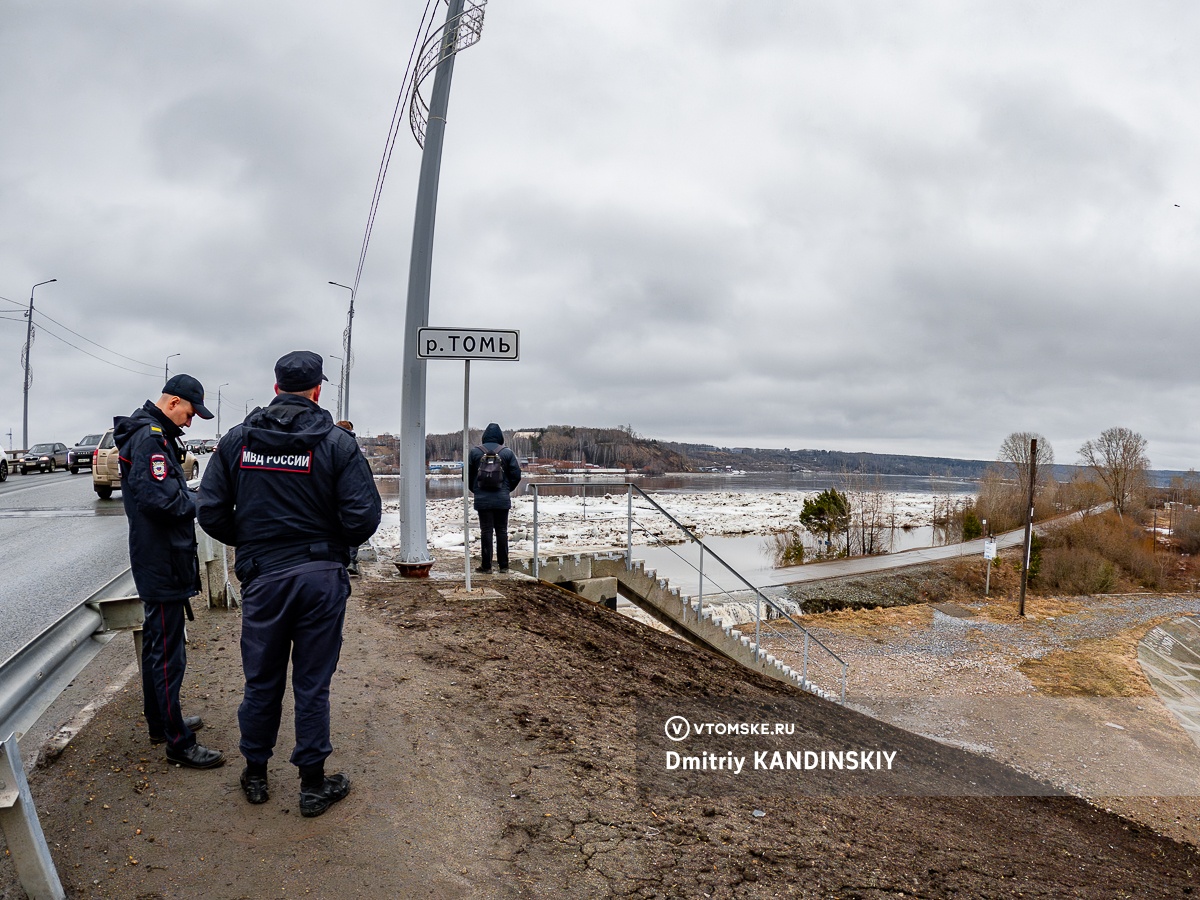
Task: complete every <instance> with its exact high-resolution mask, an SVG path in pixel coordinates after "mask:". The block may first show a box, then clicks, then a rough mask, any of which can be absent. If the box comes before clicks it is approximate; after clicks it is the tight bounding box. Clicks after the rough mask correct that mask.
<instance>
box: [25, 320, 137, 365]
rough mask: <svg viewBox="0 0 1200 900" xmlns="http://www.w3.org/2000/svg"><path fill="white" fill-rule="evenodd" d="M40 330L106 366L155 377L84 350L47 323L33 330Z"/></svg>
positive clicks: (35, 332) (35, 331) (36, 331)
mask: <svg viewBox="0 0 1200 900" xmlns="http://www.w3.org/2000/svg"><path fill="white" fill-rule="evenodd" d="M39 331H41V332H43V333H45V334H48V335H50V337H52V338H54V339H55V340H57V341H62V342H63V343H64V344H66V345H67V346H68V347H73V348H74V349H76V350H78V351H79V352H80V353H82V354H84V355H85V356H90V357H91V358H92V359H94V360H97V361H98V362H102V363H104V364H105V365H106V366H112V367H113V368H114V369H121V370H123V371H125V372H133V374H134V375H141V376H143V377H144V378H151V377H153V375H152V373H150V372H138V371H137V370H136V369H130V368H128V367H127V366H121V365H117V364H116V363H115V362H109V361H108V360H107V359H103V358H102V357H99V356H97V355H96V354H95V353H90V352H89V351H87V350H84V349H83V348H82V347H76V346H75V345H74V344H72V343H71V342H70V341H68V340H67V339H66V338H64V337H61V336H60V335H57V334H55V333H54V332H53V331H51V330H50V329H48V328H47V327H46V326H45V325H43V326H42V327H41V328H38V329H34V332H33V333H34V334H37V333H38V332H39ZM134 362H137V360H134Z"/></svg>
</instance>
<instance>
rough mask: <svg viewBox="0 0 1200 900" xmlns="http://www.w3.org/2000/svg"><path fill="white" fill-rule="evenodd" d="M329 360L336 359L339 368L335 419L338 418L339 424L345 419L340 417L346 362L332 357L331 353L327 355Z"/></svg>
mask: <svg viewBox="0 0 1200 900" xmlns="http://www.w3.org/2000/svg"><path fill="white" fill-rule="evenodd" d="M329 358H330V359H336V360H337V361H338V363H339V366H338V396H337V417H338V421H339V422H341V421H343V420H345V418H346V417H345V416H344V415H342V376H343V375H344V374H345V372H346V361H345V360H344V359H343V358H342V357H340V356H334V355H333V354H332V353H330V354H329Z"/></svg>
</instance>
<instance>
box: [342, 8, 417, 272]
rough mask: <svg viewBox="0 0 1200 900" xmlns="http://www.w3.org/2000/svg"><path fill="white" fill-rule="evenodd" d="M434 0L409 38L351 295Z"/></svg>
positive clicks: (365, 259) (360, 267)
mask: <svg viewBox="0 0 1200 900" xmlns="http://www.w3.org/2000/svg"><path fill="white" fill-rule="evenodd" d="M435 2H436V0H426V3H425V11H424V12H423V13H422V14H421V27H420V28H418V29H417V36H416V38H414V39H413V45H412V50H410V51H409V54H408V65H407V66H406V67H405V70H404V80H403V82H402V83H401V85H400V94H399V96H397V97H396V107H395V109H393V110H392V122H391V124H390V125H389V126H388V134H387V140H385V141H384V145H383V157H382V159H380V161H379V173H378V174H377V175H376V176H375V191H374V193H373V194H372V195H371V209H370V212H369V213H368V214H367V227H366V229H365V231H364V232H363V241H362V249H361V250H359V253H358V267H357V268H356V269H355V271H354V293H355V295H357V294H358V286H359V283H360V282H361V281H362V273H363V268H364V267H365V266H366V262H367V248H368V247H369V246H370V244H371V232H372V231H373V230H374V228H375V214H376V212H378V210H379V201H380V199H381V198H382V196H383V183H384V180H385V179H386V178H387V171H388V165H389V164H390V163H391V160H392V150H393V149H394V148H395V146H396V137H397V135H398V134H399V133H400V123H401V121H402V114H401V110H402V109H403V108H404V98H405V97H406V96H407V95H408V92H409V90H410V89H411V87H412V81H413V79H414V78H415V76H416V69H415V66H414V65H413V61H414V60H415V59H416V56H417V50H418V49H419V48H420V47H421V46H423V45H424V43H425V41H426V40H428V38H429V35H430V33H431V32H432V30H433V23H434V20H435V18H436V16H435V15H434V14H433V13H431V9H432V8H433V6H434V3H435Z"/></svg>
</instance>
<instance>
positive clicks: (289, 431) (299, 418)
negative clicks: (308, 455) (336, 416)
mask: <svg viewBox="0 0 1200 900" xmlns="http://www.w3.org/2000/svg"><path fill="white" fill-rule="evenodd" d="M334 427H336V426H334V424H333V416H331V415H330V414H329V412H328V411H327V410H324V409H321V407H319V406H317V404H315V403H313V401H311V400H309V399H308V398H307V397H301V396H298V395H296V394H280V395H279V396H277V397H276V398H275V399H274V400H272V401H271V403H270V405H269V406H265V407H259V408H258V409H256V410H254V412H252V413H250V415H249V416H247V417H246V423H245V436H246V445H247V446H249V447H252V448H254V449H255V450H261V451H267V452H275V453H286V452H294V451H297V450H311V449H312V448H313V447H315V446H316V445H317V444H319V443H320V442H321V439H322V438H324V437H325V435H327V434H329V432H330V431H332V430H333V429H334Z"/></svg>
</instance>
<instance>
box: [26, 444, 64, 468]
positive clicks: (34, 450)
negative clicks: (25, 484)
mask: <svg viewBox="0 0 1200 900" xmlns="http://www.w3.org/2000/svg"><path fill="white" fill-rule="evenodd" d="M66 465H67V445H66V444H34V445H33V446H32V447H30V448H29V449H28V450H26V451H25V455H24V456H22V457H21V460H20V462H19V463H17V467H18V470H19V471H20V473H21V474H22V475H28V474H29V473H30V472H53V471H54V470H55V469H57V468H58V467H59V466H63V467H64V468H65V467H66Z"/></svg>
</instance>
